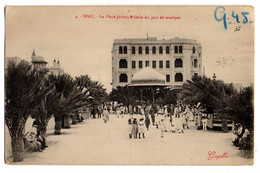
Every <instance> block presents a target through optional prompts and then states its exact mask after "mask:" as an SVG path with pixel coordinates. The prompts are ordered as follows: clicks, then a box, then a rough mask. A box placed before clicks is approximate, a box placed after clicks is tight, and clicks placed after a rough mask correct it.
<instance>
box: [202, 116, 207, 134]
mask: <svg viewBox="0 0 260 173" xmlns="http://www.w3.org/2000/svg"><path fill="white" fill-rule="evenodd" d="M201 121H202V126H203V129H202V130H204V131H206V130H207V121H208V119H207V117H206V115H205V114H204V115H203V116H202V118H201Z"/></svg>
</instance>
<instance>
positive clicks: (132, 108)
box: [97, 103, 213, 139]
mask: <svg viewBox="0 0 260 173" xmlns="http://www.w3.org/2000/svg"><path fill="white" fill-rule="evenodd" d="M97 110H101V111H100V112H102V113H101V114H102V115H103V119H104V122H105V123H106V122H107V121H108V120H109V116H108V114H114V115H116V117H117V118H122V117H124V116H126V115H130V117H129V118H128V126H129V138H139V139H141V138H145V133H146V131H149V127H150V126H151V125H153V126H155V127H156V128H157V129H159V130H160V132H161V133H160V134H161V137H162V138H163V137H164V133H165V132H172V133H184V129H190V122H195V125H196V127H197V129H198V130H204V131H206V130H207V129H212V128H213V116H212V115H207V114H205V113H204V112H203V109H202V108H201V105H200V104H197V105H194V106H191V105H184V104H179V103H178V104H177V105H175V106H173V105H172V104H171V105H164V106H163V105H129V106H125V105H123V104H118V105H117V106H114V107H113V106H111V105H105V106H104V107H103V108H98V109H97ZM98 117H99V116H98Z"/></svg>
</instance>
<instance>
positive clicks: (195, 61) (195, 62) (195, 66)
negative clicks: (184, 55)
mask: <svg viewBox="0 0 260 173" xmlns="http://www.w3.org/2000/svg"><path fill="white" fill-rule="evenodd" d="M197 67H198V60H197V59H194V68H197Z"/></svg>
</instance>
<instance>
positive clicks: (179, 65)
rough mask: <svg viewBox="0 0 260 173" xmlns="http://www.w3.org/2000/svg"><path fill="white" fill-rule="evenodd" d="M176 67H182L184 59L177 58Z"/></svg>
mask: <svg viewBox="0 0 260 173" xmlns="http://www.w3.org/2000/svg"><path fill="white" fill-rule="evenodd" d="M174 67H176V68H180V67H182V59H179V58H177V59H176V60H175V61H174Z"/></svg>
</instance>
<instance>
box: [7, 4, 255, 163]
mask: <svg viewBox="0 0 260 173" xmlns="http://www.w3.org/2000/svg"><path fill="white" fill-rule="evenodd" d="M254 22H255V21H254V8H253V7H252V6H221V5H219V6H73V7H72V6H71V7H69V6H7V7H6V9H5V162H6V164H11V165H16V164H18V165H253V164H254V104H253V100H254V97H253V95H254Z"/></svg>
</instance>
